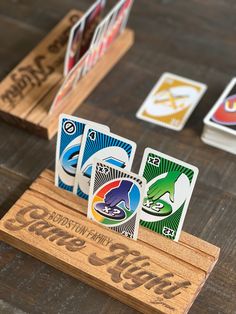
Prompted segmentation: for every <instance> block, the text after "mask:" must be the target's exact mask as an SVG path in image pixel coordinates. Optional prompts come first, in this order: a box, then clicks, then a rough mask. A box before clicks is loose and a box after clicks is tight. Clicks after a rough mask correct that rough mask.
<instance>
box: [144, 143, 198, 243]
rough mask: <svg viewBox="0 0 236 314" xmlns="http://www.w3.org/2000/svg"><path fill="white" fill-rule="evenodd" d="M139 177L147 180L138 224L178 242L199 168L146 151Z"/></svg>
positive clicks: (150, 150) (155, 152)
mask: <svg viewBox="0 0 236 314" xmlns="http://www.w3.org/2000/svg"><path fill="white" fill-rule="evenodd" d="M139 174H140V175H141V176H143V177H144V178H145V179H146V181H147V185H146V192H145V197H144V201H143V206H142V213H141V221H140V223H141V225H142V226H144V227H146V228H149V229H151V230H152V231H155V232H157V233H160V234H162V235H164V236H166V237H168V238H169V239H172V240H175V241H178V239H179V236H180V232H181V229H182V225H183V222H184V217H185V214H186V211H187V208H188V204H189V201H190V198H191V195H192V191H193V188H194V185H195V182H196V178H197V175H198V169H197V168H196V167H194V166H192V165H189V164H187V163H185V162H183V161H180V160H178V159H175V158H173V157H171V156H168V155H165V154H163V153H160V152H158V151H155V150H153V149H150V148H146V149H145V152H144V155H143V160H142V163H141V168H140V171H139Z"/></svg>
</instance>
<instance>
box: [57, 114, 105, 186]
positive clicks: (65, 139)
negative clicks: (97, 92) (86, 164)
mask: <svg viewBox="0 0 236 314" xmlns="http://www.w3.org/2000/svg"><path fill="white" fill-rule="evenodd" d="M86 125H90V126H97V127H100V128H102V129H104V130H106V131H109V130H110V129H109V127H108V126H105V125H103V124H99V123H95V122H92V121H89V120H85V119H80V118H77V117H74V116H70V115H66V114H61V115H60V117H59V125H58V134H57V149H56V162H55V165H56V167H55V185H56V186H58V187H60V188H62V189H65V190H67V191H70V192H72V191H73V186H74V180H75V172H76V168H77V162H78V157H79V154H80V147H81V141H82V137H83V133H84V128H85V126H86Z"/></svg>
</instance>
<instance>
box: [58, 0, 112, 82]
mask: <svg viewBox="0 0 236 314" xmlns="http://www.w3.org/2000/svg"><path fill="white" fill-rule="evenodd" d="M105 5H106V0H97V1H95V2H94V4H93V5H92V6H91V7H90V8H89V9H88V10H87V12H86V13H85V14H84V15H83V16H82V18H81V19H80V20H79V21H78V22H77V23H76V24H75V25H74V26H73V27H72V29H71V32H70V36H69V41H68V46H67V51H66V57H65V64H64V75H65V76H66V75H67V74H68V73H69V72H70V71H71V70H72V68H73V67H74V66H75V64H76V63H77V62H78V61H79V60H80V58H81V57H82V56H83V54H84V53H85V52H86V51H87V50H88V48H89V46H90V42H91V40H92V38H93V34H94V32H95V29H96V27H97V25H98V24H99V21H100V19H101V15H102V13H103V11H104V8H105Z"/></svg>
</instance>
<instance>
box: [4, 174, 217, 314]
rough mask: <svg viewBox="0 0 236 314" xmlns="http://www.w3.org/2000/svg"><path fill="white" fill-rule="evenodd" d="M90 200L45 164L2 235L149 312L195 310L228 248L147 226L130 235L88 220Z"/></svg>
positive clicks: (7, 219)
mask: <svg viewBox="0 0 236 314" xmlns="http://www.w3.org/2000/svg"><path fill="white" fill-rule="evenodd" d="M86 211H87V202H86V201H84V200H81V199H79V198H78V197H77V196H75V195H73V194H72V193H69V192H67V191H64V190H61V189H59V188H57V187H55V186H54V173H53V172H51V171H49V170H45V171H44V172H43V173H42V174H41V175H40V176H39V178H38V179H36V181H35V182H34V183H33V184H32V185H31V186H30V188H29V189H28V190H27V191H26V192H25V193H24V194H23V195H22V196H21V198H20V199H19V200H18V201H17V202H16V203H15V205H14V206H13V207H12V208H11V209H10V210H9V212H8V213H7V214H6V215H5V216H4V217H3V219H2V220H1V221H0V239H1V240H3V241H5V242H6V243H8V244H10V245H12V246H14V247H16V248H18V249H19V250H22V251H24V252H26V253H28V254H30V255H32V256H34V257H36V258H38V259H39V260H41V261H43V262H45V263H48V264H49V265H51V266H53V267H55V268H57V269H59V270H61V271H63V272H65V273H67V274H70V275H71V276H73V277H75V278H78V279H79V280H81V281H84V282H85V283H87V284H89V285H91V286H93V287H95V288H97V289H99V290H101V291H103V292H106V293H107V294H109V295H110V296H112V297H114V298H116V299H118V300H120V301H121V302H123V303H125V304H127V305H129V306H131V307H133V308H135V309H136V310H138V311H141V312H143V313H175V314H176V313H187V312H188V310H189V308H190V307H191V305H192V303H193V302H194V300H195V298H196V297H197V295H198V293H199V292H200V290H201V288H202V286H203V284H204V283H205V281H206V279H207V277H208V276H209V274H210V272H211V271H212V269H213V267H214V265H215V263H216V262H217V260H218V257H219V251H220V249H219V248H217V247H216V246H214V245H212V244H209V243H207V242H205V241H203V240H201V239H199V238H196V237H194V236H192V235H190V234H188V233H185V232H182V233H181V237H180V240H179V242H174V241H171V240H169V239H167V238H165V237H163V236H161V235H159V234H156V233H153V232H152V231H150V230H148V229H145V228H143V227H140V230H139V236H138V240H137V241H134V240H131V239H128V238H126V237H124V236H122V235H120V234H118V233H115V232H113V231H111V230H110V229H107V228H103V227H102V226H100V225H98V224H96V223H94V222H92V221H90V220H88V219H87V218H86V217H85V216H86Z"/></svg>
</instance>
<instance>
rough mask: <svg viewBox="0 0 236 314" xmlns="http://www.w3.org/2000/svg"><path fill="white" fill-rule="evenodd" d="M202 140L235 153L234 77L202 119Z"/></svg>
mask: <svg viewBox="0 0 236 314" xmlns="http://www.w3.org/2000/svg"><path fill="white" fill-rule="evenodd" d="M202 140H203V141H204V142H205V143H207V144H210V145H212V146H215V147H218V148H220V149H223V150H226V151H228V152H230V153H233V154H236V78H233V79H232V80H231V81H230V83H229V84H228V86H227V87H226V88H225V90H224V92H223V93H222V95H221V96H220V98H219V99H218V101H217V102H216V103H215V105H214V106H213V107H212V109H211V110H210V111H209V113H208V114H207V116H206V117H205V119H204V130H203V134H202Z"/></svg>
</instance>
